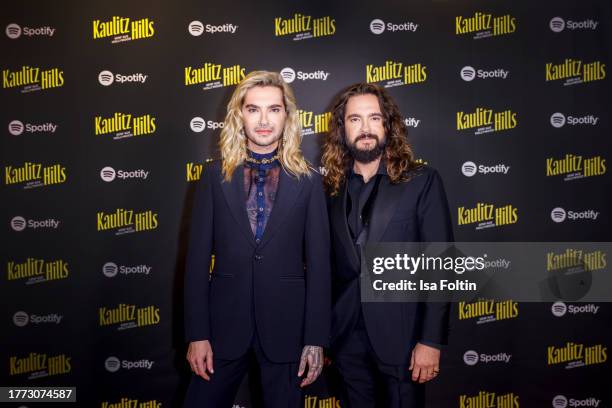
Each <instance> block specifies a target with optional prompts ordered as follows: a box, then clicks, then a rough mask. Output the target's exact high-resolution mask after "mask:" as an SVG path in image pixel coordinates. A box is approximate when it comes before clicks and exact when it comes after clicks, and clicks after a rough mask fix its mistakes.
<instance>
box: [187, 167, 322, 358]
mask: <svg viewBox="0 0 612 408" xmlns="http://www.w3.org/2000/svg"><path fill="white" fill-rule="evenodd" d="M212 254H214V255H215V263H214V271H213V273H212V274H211V276H210V279H209V272H208V271H209V268H210V262H211V255H212ZM330 269H331V265H330V242H329V224H328V216H327V208H326V204H325V195H324V193H323V187H322V180H321V177H320V175H319V174H317V173H313V174H312V176H311V177H302V178H300V179H299V180H298V179H297V178H295V177H292V176H290V175H289V174H287V173H286V172H285V171H284V170H282V169H281V171H280V177H279V185H278V193H277V196H276V201H275V203H274V207H273V208H272V213H271V215H270V219H269V220H268V223H267V225H266V229H265V231H264V235H263V237H262V239H261V242H260V243H259V244H257V243H256V242H255V238H254V236H253V232H252V230H251V226H250V223H249V221H248V218H247V213H246V194H245V192H244V184H243V166H239V167H237V168H236V170H235V172H234V174H233V177H232V180H231V182H224V181H223V179H222V175H221V163H220V162H219V161H216V162H213V163H211V164H208V165H207V166H206V167H205V168H204V171H203V175H202V178H201V180H200V181H199V182H198V183H197V187H196V191H195V197H194V204H193V211H192V218H191V230H190V236H189V249H188V253H187V266H186V272H185V332H186V337H187V341H195V340H205V339H207V340H210V341H211V344H212V349H213V353H214V355H215V357H220V358H223V359H235V358H238V357H240V356H242V355H243V354H244V353H245V352H246V351H247V349H248V347H249V346H250V345H251V340H252V336H253V331H254V330H255V328H256V329H257V332H258V334H259V338H260V341H261V345H262V347H263V349H264V352H265V354H266V356H267V357H268V358H269V359H270V360H272V361H274V362H278V363H281V362H295V361H298V360H299V358H300V355H301V352H302V348H303V346H304V345H317V346H324V347H326V346H328V342H329V331H330V313H331V270H330Z"/></svg>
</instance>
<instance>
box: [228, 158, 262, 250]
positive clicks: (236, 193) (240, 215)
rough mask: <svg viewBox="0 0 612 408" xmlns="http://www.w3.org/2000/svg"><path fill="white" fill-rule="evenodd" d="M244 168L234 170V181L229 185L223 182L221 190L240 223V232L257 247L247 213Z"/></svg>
mask: <svg viewBox="0 0 612 408" xmlns="http://www.w3.org/2000/svg"><path fill="white" fill-rule="evenodd" d="M243 177H244V166H243V165H240V166H238V167H236V170H234V174H233V175H232V180H231V181H230V182H229V183H228V182H225V181H221V188H222V190H223V195H224V196H225V201H227V205H228V207H229V208H230V211H231V212H232V215H233V216H234V218H235V219H236V222H237V223H238V226H239V229H240V231H241V232H242V233H243V234H245V236H246V238H247V239H248V241H249V243H250V244H251V245H252V246H256V244H255V237H254V236H253V231H252V230H251V224H250V222H249V218H248V216H247V212H246V194H245V193H244V178H243Z"/></svg>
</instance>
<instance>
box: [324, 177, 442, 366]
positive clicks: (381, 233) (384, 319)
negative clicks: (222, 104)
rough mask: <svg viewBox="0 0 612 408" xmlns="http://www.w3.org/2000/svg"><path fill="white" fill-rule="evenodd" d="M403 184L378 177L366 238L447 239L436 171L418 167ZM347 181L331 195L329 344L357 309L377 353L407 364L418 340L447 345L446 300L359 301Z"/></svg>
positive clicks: (335, 343)
mask: <svg viewBox="0 0 612 408" xmlns="http://www.w3.org/2000/svg"><path fill="white" fill-rule="evenodd" d="M410 177H411V179H410V180H409V181H407V182H402V183H398V184H391V182H390V180H389V177H388V176H383V179H382V180H381V182H380V185H379V188H378V195H377V196H376V199H375V201H374V205H373V207H372V213H371V218H370V223H369V225H370V227H369V232H368V237H367V242H451V241H453V228H452V222H451V218H450V214H449V210H448V203H447V200H446V194H445V192H444V187H443V185H442V180H441V179H440V176H439V175H438V173H437V172H436V171H435V170H434V169H432V168H430V167H427V166H421V167H419V168H417V169H415V170H412V171H411V173H410ZM347 195H348V192H347V184H346V183H344V185H343V186H342V188H341V191H340V192H339V194H338V195H336V196H334V197H331V198H330V201H329V203H330V217H331V229H332V245H333V258H334V262H333V265H334V269H333V271H334V272H333V311H332V347H333V348H336V349H337V348H338V347H340V346H341V345H342V342H343V341H344V340H345V339H346V336H348V335H349V334H350V333H351V332H352V330H353V327H354V326H355V323H356V322H357V320H358V317H359V309H360V308H362V310H363V318H364V323H365V326H366V329H367V332H368V335H369V338H370V342H371V344H372V347H373V348H374V351H375V352H376V354H377V356H378V357H379V358H380V359H381V360H382V361H383V362H384V363H386V364H394V365H401V364H408V363H409V362H410V353H411V351H412V349H413V348H414V346H415V344H416V343H417V342H419V341H423V342H426V343H427V342H429V343H436V344H446V343H447V339H448V319H449V308H450V305H449V304H448V303H365V302H364V303H361V292H360V286H359V274H360V261H359V257H360V254H358V253H357V250H356V249H355V245H354V243H353V241H352V238H351V236H350V232H349V229H348V224H347V217H346V200H347Z"/></svg>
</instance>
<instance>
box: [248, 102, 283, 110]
mask: <svg viewBox="0 0 612 408" xmlns="http://www.w3.org/2000/svg"><path fill="white" fill-rule="evenodd" d="M244 107H245V108H257V109H259V108H261V106H257V105H254V104H252V103H249V104H248V105H244ZM268 108H281V109H282V108H283V105H280V104H274V105H270V106H268Z"/></svg>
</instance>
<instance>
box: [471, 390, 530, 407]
mask: <svg viewBox="0 0 612 408" xmlns="http://www.w3.org/2000/svg"><path fill="white" fill-rule="evenodd" d="M502 407H503V408H518V407H519V396H518V395H516V394H514V393H512V392H509V393H506V394H500V393H496V392H488V391H480V392H479V393H478V394H476V395H467V394H462V395H459V408H502Z"/></svg>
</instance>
